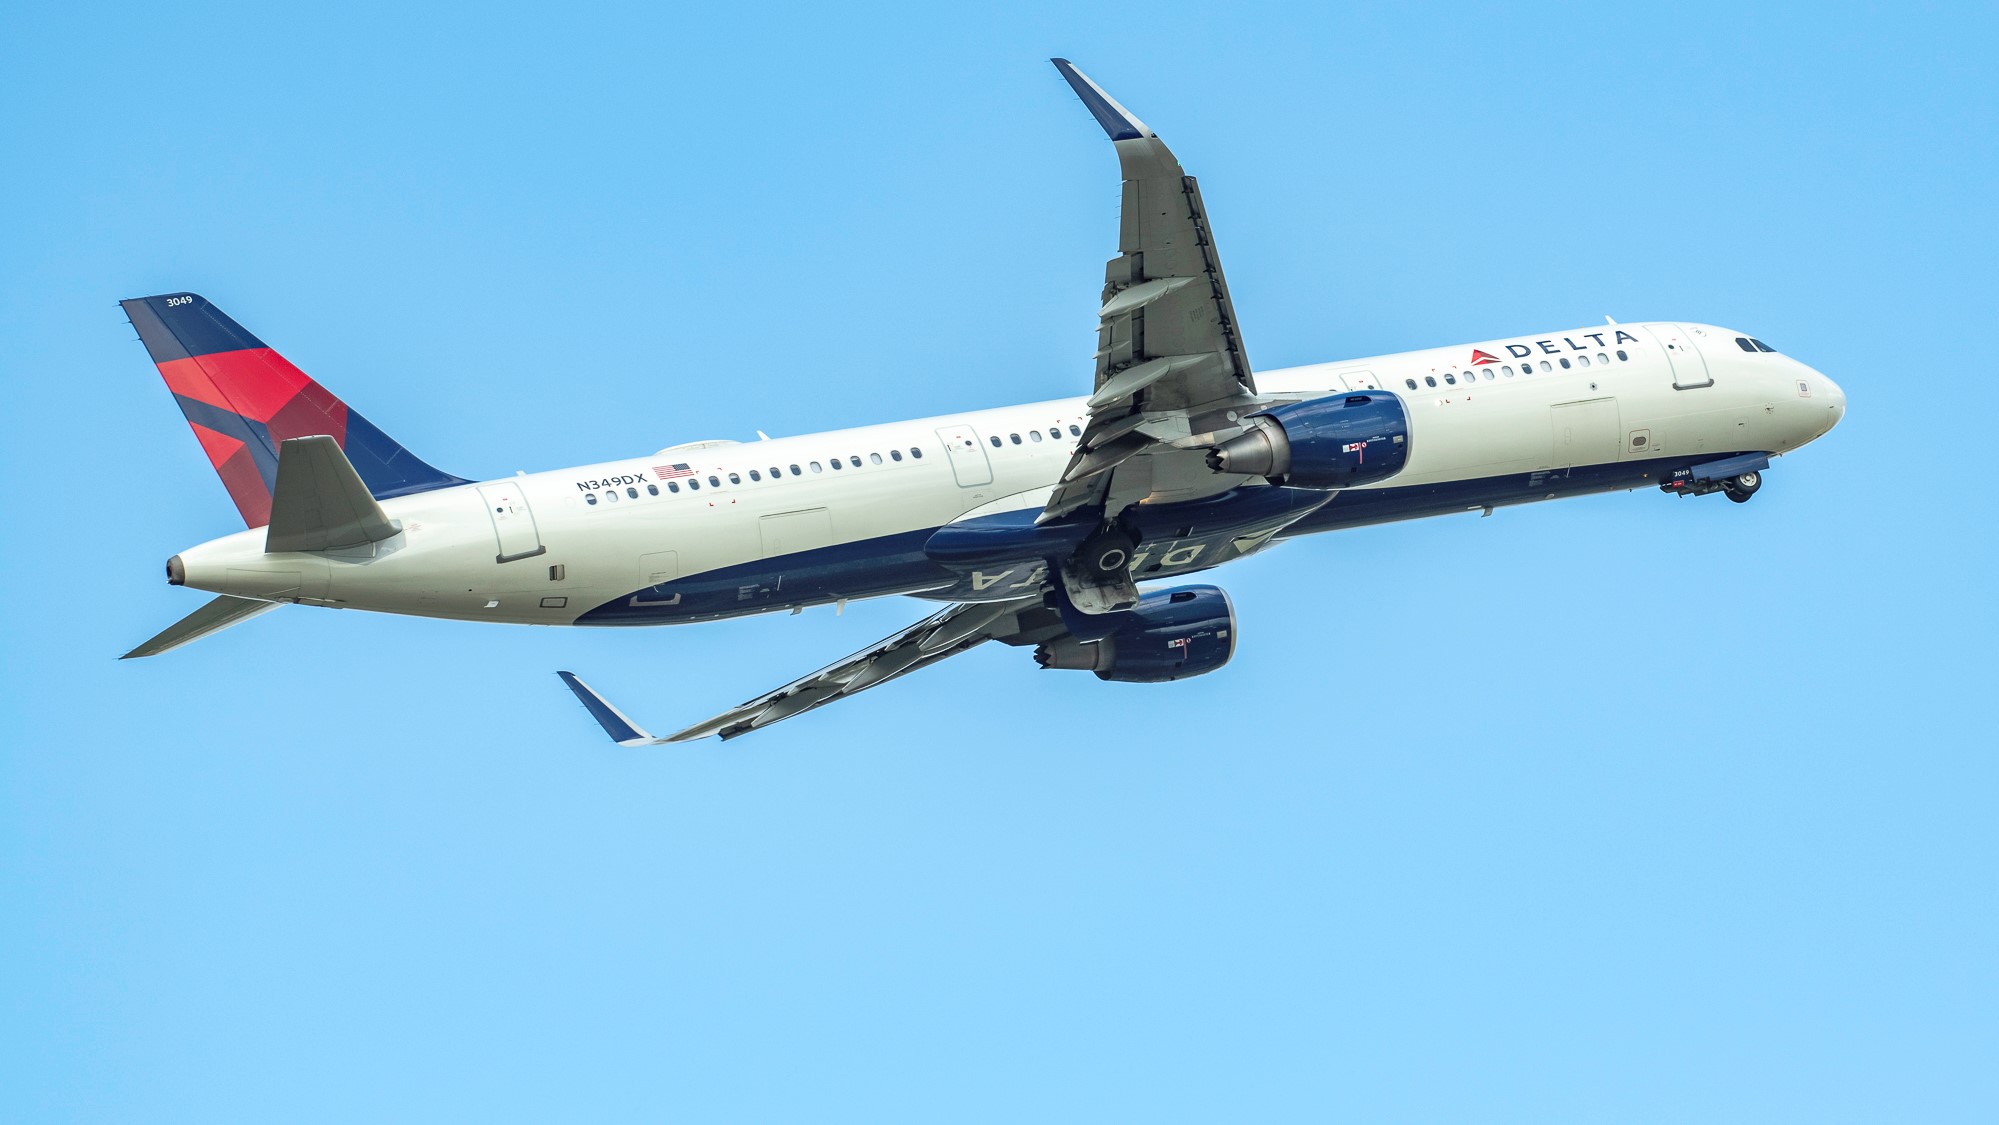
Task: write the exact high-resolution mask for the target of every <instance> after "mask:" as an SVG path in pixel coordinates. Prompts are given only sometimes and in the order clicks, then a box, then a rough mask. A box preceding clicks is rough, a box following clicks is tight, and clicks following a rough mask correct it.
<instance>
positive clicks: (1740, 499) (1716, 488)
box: [1659, 453, 1770, 504]
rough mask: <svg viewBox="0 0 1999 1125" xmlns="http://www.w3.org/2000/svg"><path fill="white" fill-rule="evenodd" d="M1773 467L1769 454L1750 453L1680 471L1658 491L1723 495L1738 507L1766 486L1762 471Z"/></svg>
mask: <svg viewBox="0 0 1999 1125" xmlns="http://www.w3.org/2000/svg"><path fill="white" fill-rule="evenodd" d="M1769 467H1770V456H1769V454H1766V453H1748V454H1743V455H1742V456H1740V457H1730V458H1727V459H1725V460H1721V461H1709V462H1708V463H1707V464H1705V465H1695V466H1693V467H1692V468H1690V469H1680V470H1677V471H1675V472H1674V473H1673V474H1672V475H1671V476H1668V477H1667V478H1666V479H1665V480H1662V481H1660V482H1659V491H1661V492H1668V493H1671V494H1672V495H1674V496H1706V495H1707V494H1708V493H1710V492H1720V493H1724V494H1726V495H1727V496H1728V498H1729V499H1730V500H1733V501H1735V502H1736V503H1737V504H1746V503H1748V502H1749V498H1750V497H1751V496H1754V495H1756V491H1757V490H1758V489H1760V488H1762V487H1763V470H1764V469H1767V468H1769Z"/></svg>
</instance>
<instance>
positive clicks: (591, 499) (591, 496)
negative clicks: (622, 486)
mask: <svg viewBox="0 0 1999 1125" xmlns="http://www.w3.org/2000/svg"><path fill="white" fill-rule="evenodd" d="M583 502H584V503H585V504H588V505H590V506H591V507H593V508H594V507H596V506H597V494H596V493H594V492H586V493H584V494H583Z"/></svg>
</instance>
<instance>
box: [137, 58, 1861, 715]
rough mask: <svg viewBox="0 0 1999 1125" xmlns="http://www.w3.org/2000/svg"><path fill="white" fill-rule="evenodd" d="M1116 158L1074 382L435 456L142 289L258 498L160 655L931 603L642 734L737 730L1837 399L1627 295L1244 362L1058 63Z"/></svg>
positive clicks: (1110, 105)
mask: <svg viewBox="0 0 1999 1125" xmlns="http://www.w3.org/2000/svg"><path fill="white" fill-rule="evenodd" d="M1055 65H1056V67H1057V68H1058V69H1059V70H1060V71H1061V73H1062V76H1063V77H1064V78H1065V79H1066V80H1067V81H1068V83H1069V85H1070V86H1071V87H1072V88H1073V89H1074V90H1075V92H1076V94H1077V95H1079V96H1080V97H1081V98H1082V101H1083V104H1084V105H1085V106H1086V107H1088V109H1089V111H1090V113H1091V114H1092V115H1093V116H1095V118H1096V120H1097V122H1098V124H1100V125H1102V126H1103V128H1104V131H1105V132H1107V133H1108V134H1109V135H1110V139H1111V142H1112V144H1113V146H1114V147H1115V148H1116V150H1117V156H1118V163H1119V165H1120V166H1121V169H1122V172H1123V179H1124V199H1123V214H1122V219H1121V221H1120V223H1119V227H1118V253H1117V256H1116V257H1114V258H1112V259H1111V260H1110V263H1109V265H1108V266H1107V268H1106V269H1105V271H1104V288H1103V298H1102V303H1101V307H1100V308H1099V309H1098V310H1097V316H1098V327H1097V347H1096V378H1095V381H1094V384H1093V385H1092V387H1091V390H1090V393H1089V394H1088V395H1087V396H1083V397H1078V398H1071V399H1060V400H1057V401H1053V402H1038V403H1031V404H1028V405H1025V406H1013V407H1005V408H1002V409H997V410H980V411H973V412H970V413H964V414H952V415H947V416H944V417H938V418H922V419H917V420H915V421H909V422H893V423H888V424H886V425H879V426H867V427H863V428H860V429H851V430H835V431H830V432H827V433H818V434H808V435H804V436H800V437H787V438H776V439H767V440H762V441H756V442H748V443H737V442H733V441H696V442H690V443H688V444H685V445H676V446H673V447H671V448H668V449H662V450H660V451H659V452H657V453H654V454H651V455H650V456H643V457H625V458H620V459H618V460H614V461H606V462H604V463H602V464H596V465H586V466H582V467H580V468H574V469H561V470H557V471H553V472H543V473H532V474H523V475H518V476H513V477H506V478H502V479H498V480H487V481H477V480H468V479H466V478H463V477H457V476H453V475H451V474H449V473H446V472H442V471H440V470H438V469H435V468H433V467H431V466H430V465H429V464H428V463H426V462H425V461H424V460H423V459H422V458H420V457H418V456H416V455H415V454H414V453H411V452H410V451H409V450H407V449H404V448H403V447H402V446H401V445H398V444H397V443H396V442H395V441H394V440H392V439H391V438H389V437H388V435H386V434H384V433H383V432H382V431H381V430H379V429H376V428H375V426H374V425H372V424H371V423H370V422H368V421H367V420H366V419H365V418H363V417H361V415H359V414H357V413H355V412H354V411H353V410H351V409H349V408H348V406H347V404H346V403H344V402H342V401H341V400H340V399H338V398H336V397H334V396H333V395H332V394H331V393H329V392H328V391H327V390H326V389H325V388H323V387H321V386H320V385H319V384H318V383H316V382H314V381H313V380H312V379H310V378H308V377H307V376H306V375H305V374H304V373H303V372H301V371H300V370H299V369H298V368H296V367H294V366H292V365H291V364H290V363H289V362H287V361H286V360H285V359H284V358H283V357H282V356H280V355H279V354H278V353H277V352H275V351H273V350H272V349H271V348H269V347H268V346H266V345H265V344H264V342H263V341H261V340H259V339H258V338H257V337H255V336H253V335H251V334H250V333H249V332H248V331H246V330H245V329H243V328H242V327H241V326H239V325H238V324H237V323H236V322H235V321H234V320H231V319H230V318H229V317H228V316H226V315H224V314H223V313H222V312H221V311H220V310H219V309H217V308H216V307H215V306H213V305H211V304H209V303H208V302H207V301H206V300H204V299H203V298H201V297H199V296H196V295H194V294H192V293H175V294H167V295H163V296H158V297H144V298H139V299H135V300H130V301H125V302H123V306H124V309H125V312H126V315H127V316H128V317H129V318H130V319H131V322H132V325H133V327H134V328H136V329H137V330H138V334H139V339H140V340H141V341H143V342H144V344H145V346H146V349H147V351H148V352H149V353H150V354H151V356H152V359H153V362H154V363H156V364H157V365H158V366H159V370H160V374H161V375H162V376H164V377H165V379H166V382H167V386H168V387H169V388H170V389H171V390H172V392H173V395H174V398H175V401H177V402H178V403H179V404H180V408H181V410H182V412H183V413H185V414H186V416H187V419H188V422H189V423H190V424H191V425H192V426H193V428H194V432H195V436H196V437H197V438H199V439H200V442H201V446H202V449H203V450H204V451H205V452H206V453H207V454H208V459H209V461H210V463H211V464H212V465H213V466H214V467H215V471H216V472H217V473H218V474H219V475H220V476H221V477H222V483H223V485H224V487H226V488H227V489H228V491H229V495H230V497H231V498H232V499H233V500H235V502H236V507H237V510H238V511H239V512H241V513H242V516H243V522H244V524H245V525H246V526H247V528H248V530H245V531H241V532H238V533H236V534H234V535H228V536H225V537H223V538H220V539H216V540H213V541H211V542H208V543H203V544H201V545H200V546H197V547H192V548H189V549H187V550H185V551H182V552H181V553H180V554H178V555H175V556H174V557H173V558H171V559H169V560H168V562H167V580H168V582H170V583H171V584H173V585H176V586H191V587H193V588H195V589H198V590H205V591H208V592H210V593H212V594H214V595H216V597H215V598H214V600H213V601H210V602H209V603H207V604H206V605H204V606H202V607H201V608H200V609H198V610H196V611H195V612H194V613H193V614H191V615H189V616H188V617H187V618H186V619H185V620H183V621H181V622H179V623H177V624H175V625H174V626H172V627H171V628H169V629H167V630H166V631H165V632H163V633H161V634H160V635H159V636H156V637H154V638H153V639H152V640H150V641H147V642H146V643H145V644H143V645H141V646H139V647H138V648H137V649H134V650H133V651H132V652H131V653H130V654H129V655H131V656H150V655H154V654H156V653H161V652H165V651H167V650H169V649H172V648H175V647H178V646H180V645H183V644H186V643H188V642H190V641H193V640H195V639H197V638H200V637H203V636H207V635H208V634H210V633H214V632H216V631H218V630H220V629H223V628H226V627H228V626H230V625H233V624H236V623H237V622H240V621H243V620H246V619H248V618H250V617H253V616H256V615H258V614H260V613H264V612H266V611H268V610H271V609H273V608H276V607H277V606H280V605H285V604H291V603H297V604H303V605H316V606H335V607H341V608H348V609H371V610H377V611H380V612H384V613H403V614H413V615H417V616H423V617H445V618H455V619H459V620H471V621H504V622H512V623H516V624H527V625H669V624H684V623H690V622H700V621H713V620H717V619H719V618H725V617H736V616H740V615H743V614H751V613H770V612H775V611H778V610H788V611H791V612H794V613H795V612H798V611H799V610H800V609H802V608H803V607H806V606H816V605H825V604H828V603H834V604H838V603H842V602H844V601H846V600H848V599H852V598H872V597H880V596H883V595H887V594H908V595H912V596H915V597H919V598H925V599H928V600H930V601H933V602H937V603H940V604H941V605H942V608H940V609H939V610H938V611H937V612H935V613H933V614H931V615H930V616H928V617H926V618H924V619H923V620H921V621H919V622H917V623H916V624H914V625H911V626H910V627H909V628H907V629H904V630H902V631H901V632H899V633H896V634H895V635H894V636H891V637H889V638H887V639H885V640H883V641H881V642H880V643H878V644H875V645H871V646H869V647H868V648H865V649H862V650H861V651H859V652H857V653H855V654H853V655H852V656H848V657H846V658H844V659H842V660H839V661H836V662H834V663H832V664H830V665H828V666H826V667H825V668H822V669H820V670H819V671H817V672H814V673H812V674H811V675H808V676H806V677H804V678H803V679H799V680H795V681H793V682H791V683H789V684H786V685H785V686H783V687H781V688H778V689H777V690H775V691H772V692H769V693H767V694H764V695H761V696H758V697H757V698H755V699H752V700H750V701H749V702H747V703H744V704H742V705H741V706H739V707H733V708H730V709H729V710H727V711H724V712H722V713H721V714H719V715H716V716H714V717H713V718H710V719H706V720H703V721H701V722H698V723H695V724H693V725H692V726H689V727H686V728H685V729H683V730H680V731H678V732H676V733H673V734H670V735H667V736H666V737H664V738H654V737H653V736H652V735H650V734H648V733H647V732H646V731H645V730H643V729H641V728H640V727H639V726H638V724H636V723H634V722H633V721H632V720H630V719H628V718H626V717H625V715H624V714H623V713H621V712H620V711H619V710H617V709H616V708H615V707H613V706H611V704H610V703H608V702H607V701H606V700H605V699H604V698H603V697H602V696H600V695H598V694H597V693H596V692H594V691H592V690H591V689H590V688H589V687H588V686H587V685H585V684H584V683H583V681H582V680H580V679H578V678H577V677H576V676H575V675H573V674H572V673H569V672H563V673H560V675H561V677H562V679H563V680H564V682H565V683H566V684H567V685H568V687H569V688H570V689H571V690H572V691H573V692H574V693H575V694H576V696H577V698H578V699H580V700H581V701H582V703H583V705H584V706H585V707H586V708H587V709H588V710H589V711H590V713H591V714H592V715H593V716H594V717H595V718H596V719H597V721H598V722H599V723H600V724H601V725H602V726H603V727H604V729H605V730H606V731H607V732H608V733H609V734H610V735H611V737H612V739H613V740H615V741H616V742H618V743H619V744H621V745H626V746H635V745H645V744H651V743H661V742H678V741H681V740H685V739H693V738H701V737H705V736H708V735H719V736H721V737H722V738H730V737H733V736H735V735H739V734H745V733H747V732H749V731H752V730H757V729H760V728H762V727H767V726H769V725H771V724H772V723H775V722H778V721H779V720H782V719H786V718H790V717H791V716H794V715H797V714H799V713H801V712H804V711H808V710H811V709H812V708H815V707H820V706H823V705H825V704H828V703H832V702H834V701H836V700H840V699H845V698H847V697H848V696H851V695H853V694H855V693H856V692H859V691H862V690H865V689H867V688H870V687H874V686H876V685H878V684H882V683H886V682H887V681H889V680H892V679H895V678H896V677H898V676H902V675H905V674H907V673H910V672H913V671H916V670H917V669H919V668H922V667H924V666H926V665H929V664H933V663H936V662H937V661H940V660H943V659H945V658H947V657H950V656H954V655H956V654H958V653H961V652H964V651H966V650H967V649H970V648H973V647H975V646H977V645H981V644H984V643H985V642H987V641H998V642H1000V643H1002V644H1006V645H1013V646H1018V647H1024V648H1028V649H1031V650H1032V652H1033V655H1034V659H1035V660H1036V662H1037V663H1039V664H1040V665H1041V666H1042V667H1043V668H1057V669H1073V670H1078V671H1088V672H1094V673H1095V674H1096V675H1097V676H1098V677H1099V678H1101V679H1105V680H1122V681H1136V682H1147V683H1150V682H1162V681H1167V680H1175V679H1180V678H1183V677H1187V676H1197V675H1200V674H1202V673H1204V672H1211V671H1213V670H1215V669H1217V668H1219V667H1221V666H1222V665H1223V664H1225V663H1227V662H1228V660H1229V657H1230V656H1231V655H1232V654H1233V652H1234V649H1235V643H1236V621H1235V611H1234V609H1233V608H1232V607H1231V605H1230V603H1229V599H1228V596H1227V595H1226V594H1224V593H1223V592H1222V591H1221V590H1220V589H1218V588H1216V587H1214V586H1211V585H1201V584H1184V583H1183V584H1177V585H1167V586H1163V587H1160V586H1148V588H1146V589H1141V587H1140V584H1141V583H1148V584H1151V583H1165V582H1181V581H1182V580H1184V579H1186V578H1188V577H1189V576H1191V575H1194V574H1196V573H1197V572H1201V571H1206V570H1210V569H1212V568H1214V567H1216V566H1219V565H1221V564H1222V563H1226V562H1229V561H1231V560H1234V559H1238V558H1241V557H1243V556H1245V555H1250V554H1255V553H1257V552H1259V551H1265V550H1269V549H1270V548H1272V547H1274V546H1276V545H1278V544H1280V543H1283V542H1284V541H1286V540H1289V539H1293V538H1296V537H1298V536H1301V535H1310V534H1314V533H1317V532H1324V531H1336V530H1339V529H1342V528H1349V527H1359V526H1364V525H1368V524H1377V523H1384V522H1387V521H1391V520H1402V519H1411V518H1415V517H1420V516H1435V515H1444V514H1448V513H1453V512H1464V511H1468V510H1481V509H1482V510H1485V511H1487V512H1490V510H1491V509H1493V508H1496V507H1499V506H1502V505H1508V504H1521V503H1527V502H1529V501H1537V500H1551V499H1556V498H1560V497H1568V496H1582V495H1588V494H1590V493H1598V492H1609V491H1613V490H1630V489H1635V488H1651V487H1656V488H1659V489H1661V490H1663V491H1665V492H1669V493H1674V494H1677V495H1680V496H1688V495H1703V494H1710V493H1717V492H1718V493H1722V494H1724V495H1726V496H1727V497H1728V498H1729V499H1731V500H1734V501H1738V502H1741V501H1746V500H1748V499H1749V498H1750V497H1751V496H1753V495H1755V494H1756V491H1757V489H1758V488H1759V487H1760V486H1761V484H1762V473H1763V471H1764V470H1765V469H1766V468H1767V467H1768V466H1769V463H1770V459H1771V458H1772V457H1775V456H1778V455H1780V454H1783V453H1787V452H1789V451H1791V450H1793V449H1796V448H1798V447H1799V446H1802V445H1804V444H1806V443H1807V442H1810V441H1812V440H1814V439H1816V438H1818V437H1820V436H1822V435H1824V434H1825V433H1826V432H1827V431H1828V430H1830V429H1831V428H1832V427H1833V426H1834V425H1835V424H1837V423H1838V422H1839V420H1840V416H1841V415H1842V413H1843V412H1844V411H1845V407H1846V400H1845V396H1844V395H1842V394H1841V393H1840V389H1839V388H1838V387H1837V386H1835V385H1834V384H1833V382H1832V380H1830V379H1828V378H1826V377H1825V376H1824V375H1821V374H1819V373H1818V372H1817V371H1814V370H1812V369H1811V368H1809V367H1807V366H1805V365H1804V364H1802V363H1799V362H1797V361H1796V360H1793V359H1790V358H1788V357H1786V356H1784V355H1781V354H1779V353H1778V352H1776V351H1774V350H1773V349H1771V348H1770V347H1769V346H1768V345H1766V344H1764V343H1762V342H1761V341H1759V340H1757V339H1756V338H1755V337H1752V336H1750V335H1748V334H1746V333H1743V332H1738V331H1735V330H1732V329H1727V328H1718V327H1715V326H1713V325H1707V324H1684V323H1644V324H1617V323H1605V324H1602V325H1593V326H1588V327H1582V328H1568V329H1561V330H1557V331H1553V332H1542V333H1535V334H1531V335H1525V336H1518V337H1514V338H1511V339H1504V340H1480V341H1477V342H1475V343H1470V344H1461V345H1454V346H1451V347H1443V348H1432V349H1429V350H1426V351H1415V352H1404V353H1401V354H1398V355H1384V356H1370V357H1366V358H1362V359H1351V360H1345V361H1342V362H1336V363H1320V364H1313V365H1310V366H1305V367H1292V368H1285V369H1278V370H1261V371H1259V370H1255V369H1253V368H1252V367H1251V365H1250V362H1249V357H1248V352H1247V350H1246V339H1245V336H1244V334H1243V332H1242V328H1241V324H1240V322H1239V321H1238V320H1237V318H1236V312H1235V307H1234V305H1233V304H1232V302H1231V301H1230V298H1229V287H1228V283H1227V281H1226V280H1224V278H1223V275H1222V264H1221V259H1220V257H1219V255H1218V253H1217V251H1216V247H1215V239H1214V235H1213V231H1212V228H1211V226H1210V225H1209V221H1208V212H1207V209H1206V207H1204V206H1203V205H1202V202H1201V193H1200V191H1199V189H1198V188H1197V187H1196V186H1195V183H1194V179H1193V177H1191V176H1188V175H1187V174H1186V173H1185V172H1183V171H1182V170H1181V167H1180V163H1179V161H1178V160H1177V159H1175V158H1174V156H1173V154H1172V153H1171V152H1170V151H1168V149H1167V147H1166V145H1165V144H1164V143H1163V142H1161V141H1160V139H1159V138H1158V136H1157V135H1156V134H1154V133H1153V132H1152V130H1150V129H1148V128H1146V126H1145V125H1144V124H1142V123H1141V122H1140V121H1139V120H1138V119H1137V118H1136V117H1134V116H1132V114H1131V113H1130V112H1129V111H1127V110H1126V109H1125V108H1124V107H1123V106H1121V105H1119V104H1118V103H1117V102H1116V101H1113V100H1112V99H1111V97H1110V96H1109V95H1108V94H1106V93H1104V91H1103V90H1102V89H1101V88H1099V87H1098V86H1097V85H1096V84H1095V83H1093V82H1091V81H1090V80H1089V79H1088V78H1086V77H1084V76H1083V75H1082V74H1081V73H1080V72H1079V71H1077V70H1076V69H1075V68H1074V67H1073V66H1071V65H1070V64H1069V63H1067V62H1065V61H1063V60H1060V59H1057V60H1055Z"/></svg>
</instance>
